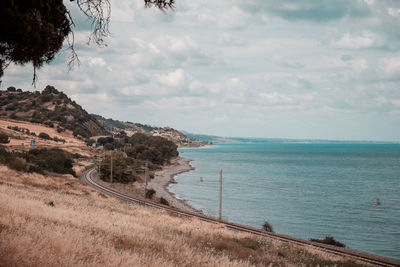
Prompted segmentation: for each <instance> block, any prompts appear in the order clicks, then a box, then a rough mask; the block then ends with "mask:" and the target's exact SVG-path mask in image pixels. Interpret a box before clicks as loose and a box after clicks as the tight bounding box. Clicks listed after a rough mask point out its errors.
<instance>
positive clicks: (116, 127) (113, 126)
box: [92, 114, 211, 147]
mask: <svg viewBox="0 0 400 267" xmlns="http://www.w3.org/2000/svg"><path fill="white" fill-rule="evenodd" d="M92 116H93V117H94V118H96V119H97V120H98V121H99V123H100V124H101V125H102V126H103V127H104V128H105V129H106V130H107V131H109V132H112V133H114V134H120V133H125V134H126V133H129V135H133V134H135V133H141V134H145V135H152V136H161V137H164V138H166V139H168V140H170V141H172V142H174V143H175V144H176V145H178V146H192V147H197V146H204V145H207V144H211V142H207V141H199V140H197V139H196V138H189V137H188V136H186V135H185V134H184V133H182V132H180V131H178V130H175V129H173V128H170V127H163V128H161V127H154V126H150V125H146V124H141V123H133V122H128V121H126V122H123V121H119V120H113V119H106V118H104V117H102V116H100V115H96V114H92Z"/></svg>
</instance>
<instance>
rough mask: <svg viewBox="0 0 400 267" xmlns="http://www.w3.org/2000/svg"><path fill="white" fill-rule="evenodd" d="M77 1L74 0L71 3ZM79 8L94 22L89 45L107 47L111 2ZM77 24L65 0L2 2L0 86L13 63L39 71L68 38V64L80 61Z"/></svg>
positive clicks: (164, 4) (150, 0) (168, 5)
mask: <svg viewBox="0 0 400 267" xmlns="http://www.w3.org/2000/svg"><path fill="white" fill-rule="evenodd" d="M70 1H71V2H74V0H70ZM75 2H76V4H77V5H78V7H79V9H80V10H81V11H82V12H83V13H84V14H85V15H86V16H87V17H88V18H89V20H90V21H91V22H92V27H93V32H92V34H91V35H90V37H89V42H90V41H93V42H95V43H96V44H97V45H100V46H101V45H104V37H107V36H108V35H109V30H108V25H109V22H110V14H111V5H110V2H109V0H75ZM144 4H145V6H146V7H152V6H154V7H156V8H159V9H161V10H163V11H165V10H167V9H173V8H174V4H175V0H144ZM73 26H74V22H73V20H72V18H71V16H70V13H69V11H68V9H67V8H66V7H65V5H64V4H63V1H62V0H46V1H43V0H29V1H26V0H2V1H0V83H1V77H2V76H3V74H4V70H5V69H6V68H7V67H8V65H9V64H10V63H11V62H14V63H16V64H20V65H24V64H26V63H28V62H32V65H33V67H34V73H33V83H35V81H36V69H38V68H40V67H41V66H43V64H45V63H49V62H50V61H52V60H53V58H54V56H55V55H56V54H57V53H58V52H59V51H60V49H61V48H62V45H63V42H64V40H66V39H67V41H68V44H69V47H70V49H71V56H70V58H69V61H68V65H69V66H70V67H72V65H73V64H74V62H76V61H78V63H79V60H78V57H77V54H76V53H75V51H74V46H73V44H74V35H73V31H72V27H73Z"/></svg>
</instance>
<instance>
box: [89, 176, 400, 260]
mask: <svg viewBox="0 0 400 267" xmlns="http://www.w3.org/2000/svg"><path fill="white" fill-rule="evenodd" d="M95 175H97V171H96V168H92V169H89V170H87V171H85V172H84V173H82V175H81V180H82V181H83V182H84V183H86V184H87V185H89V186H91V187H93V188H95V189H97V190H99V191H101V192H102V193H104V194H107V195H109V196H112V197H115V198H119V199H121V200H125V201H127V202H130V203H135V204H140V205H145V206H149V207H153V208H157V209H162V210H166V211H169V212H172V213H175V214H179V215H181V216H185V217H195V218H197V219H200V220H202V221H206V222H210V223H215V224H221V225H224V226H225V227H227V228H228V229H232V230H236V231H241V232H246V233H251V234H254V235H257V236H262V237H268V238H273V239H277V240H280V241H284V242H289V243H292V244H296V245H300V246H305V247H306V246H308V247H312V248H314V249H318V250H321V251H325V252H328V253H331V254H335V255H338V256H342V257H345V258H348V259H352V260H356V261H359V262H363V263H366V264H371V265H373V266H398V267H400V260H397V259H393V258H388V257H384V256H379V255H376V254H371V253H368V252H364V251H359V250H355V249H349V248H340V247H335V246H330V245H326V244H321V243H315V242H311V241H307V240H303V239H299V238H294V237H291V236H287V235H281V234H276V233H270V232H266V231H263V230H260V229H257V228H254V227H251V226H247V225H241V224H236V223H232V222H228V221H225V220H218V219H217V218H213V217H210V216H206V215H203V214H197V213H193V212H186V211H182V210H179V209H176V208H173V207H170V206H165V205H162V204H157V203H153V202H150V201H146V200H143V199H139V198H135V197H131V196H128V195H126V194H123V193H120V192H117V191H115V190H113V189H110V188H108V187H105V186H103V185H100V184H98V183H97V182H96V181H95V180H94V179H93V176H95Z"/></svg>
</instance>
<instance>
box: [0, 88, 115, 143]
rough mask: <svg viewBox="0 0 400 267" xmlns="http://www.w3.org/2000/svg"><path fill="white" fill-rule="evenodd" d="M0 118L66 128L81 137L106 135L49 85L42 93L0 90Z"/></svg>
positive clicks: (65, 97) (93, 121)
mask: <svg viewBox="0 0 400 267" xmlns="http://www.w3.org/2000/svg"><path fill="white" fill-rule="evenodd" d="M0 117H3V118H10V119H14V120H23V121H29V122H33V123H42V124H45V125H47V126H49V127H54V128H56V129H57V131H58V132H62V131H65V129H68V130H71V131H72V132H73V134H74V136H81V137H83V138H87V137H90V136H96V135H107V134H109V133H108V132H107V131H106V130H105V129H104V128H103V127H102V126H101V125H100V123H99V122H98V121H97V120H96V119H95V118H93V117H92V116H91V115H89V114H88V113H87V112H86V110H84V109H83V108H82V107H81V106H80V105H78V104H77V103H76V102H75V101H72V100H71V99H70V98H69V97H68V96H67V95H66V94H64V93H63V92H59V91H58V90H57V89H56V88H54V87H53V86H50V85H48V86H46V88H45V89H44V90H43V91H42V92H39V91H36V92H28V91H26V92H24V91H22V90H21V89H15V88H14V87H9V88H8V89H7V91H0Z"/></svg>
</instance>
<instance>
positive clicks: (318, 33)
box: [1, 0, 400, 141]
mask: <svg viewBox="0 0 400 267" xmlns="http://www.w3.org/2000/svg"><path fill="white" fill-rule="evenodd" d="M176 1H177V5H176V9H175V11H174V12H166V13H163V12H160V11H158V10H155V9H144V7H143V6H144V4H143V0H114V1H111V2H112V18H111V25H110V30H111V33H112V36H111V37H110V38H108V39H107V40H106V43H107V44H108V46H107V47H105V48H99V47H96V46H95V45H90V46H88V45H87V44H86V43H87V40H88V36H89V34H90V25H88V23H87V22H86V21H85V18H84V17H82V15H81V14H80V13H79V12H78V11H77V10H76V8H75V7H74V6H73V3H72V4H71V3H70V2H69V1H65V3H66V4H67V5H68V6H69V7H70V8H71V10H72V14H73V15H74V19H75V22H76V24H77V28H76V29H75V39H76V40H75V46H76V50H77V53H78V55H79V57H80V60H81V65H80V67H76V68H75V69H74V70H72V71H70V72H68V71H67V66H66V58H67V57H68V55H69V52H68V51H66V52H64V53H61V54H60V55H59V57H58V58H57V59H56V60H55V61H54V62H53V63H52V64H51V65H49V66H45V67H43V68H42V69H41V70H40V71H39V73H38V75H39V81H38V83H37V89H36V90H42V89H43V88H44V86H45V85H47V84H51V85H54V86H55V87H56V88H58V89H59V90H62V91H64V92H66V93H67V94H68V95H70V96H71V98H72V99H74V100H76V101H77V102H78V103H80V104H81V105H82V106H83V107H84V108H86V109H87V110H88V111H89V112H91V113H97V114H100V115H103V116H105V117H112V118H114V119H119V120H128V121H132V122H140V123H146V124H151V125H156V126H171V127H174V128H176V129H181V130H186V131H190V132H194V133H204V134H212V135H221V136H242V137H270V138H274V137H277V138H304V139H308V138H315V139H342V140H343V139H344V140H397V141H399V140H400V31H399V26H400V2H399V1H395V0H394V1H386V0H384V1H377V0H376V1H374V0H343V1H342V0H315V1H313V0H296V1H287V0H286V1H283V0H279V1H278V0H276V1H275V0H270V1H267V0H229V1H228V0H218V1H210V0H208V1H204V0H196V1H193V0H176ZM31 81H32V67H30V66H28V65H27V66H24V67H19V66H18V67H17V66H10V67H9V68H8V69H7V70H6V72H5V75H4V77H3V83H2V85H1V86H2V89H3V90H4V89H5V88H7V87H8V86H11V85H14V86H16V87H20V88H23V89H24V90H35V88H33V87H32V86H31Z"/></svg>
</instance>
